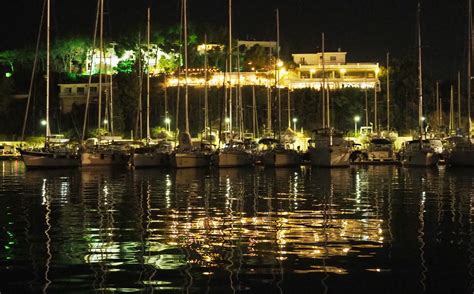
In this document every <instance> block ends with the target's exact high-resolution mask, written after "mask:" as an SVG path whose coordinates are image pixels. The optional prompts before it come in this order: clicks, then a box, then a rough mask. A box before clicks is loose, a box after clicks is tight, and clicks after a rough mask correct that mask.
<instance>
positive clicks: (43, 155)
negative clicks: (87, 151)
mask: <svg viewBox="0 0 474 294" xmlns="http://www.w3.org/2000/svg"><path fill="white" fill-rule="evenodd" d="M20 153H21V158H22V159H23V162H24V163H25V166H26V168H75V167H79V165H80V158H79V156H78V155H72V154H71V155H68V154H63V155H57V154H54V153H48V152H30V151H20Z"/></svg>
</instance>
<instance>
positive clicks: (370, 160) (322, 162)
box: [19, 128, 474, 168]
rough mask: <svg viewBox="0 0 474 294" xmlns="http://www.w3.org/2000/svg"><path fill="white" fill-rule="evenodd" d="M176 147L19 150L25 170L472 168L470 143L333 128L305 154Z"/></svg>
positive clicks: (273, 148)
mask: <svg viewBox="0 0 474 294" xmlns="http://www.w3.org/2000/svg"><path fill="white" fill-rule="evenodd" d="M178 142H179V143H178V144H177V145H176V146H174V144H173V143H174V142H172V141H168V140H162V141H159V142H152V141H149V142H146V143H136V142H135V143H134V142H129V141H123V140H116V141H115V140H101V141H100V142H99V141H98V140H97V139H89V140H87V141H86V143H85V144H84V145H71V144H69V142H68V141H67V140H65V139H63V138H58V137H55V138H49V139H48V140H47V143H46V144H45V146H44V147H43V148H31V149H21V148H20V150H19V151H20V154H21V157H22V160H23V161H24V163H25V166H26V167H27V168H69V167H71V168H73V167H79V166H82V167H88V166H90V167H94V166H129V165H130V166H132V167H135V168H142V167H166V166H171V167H174V168H197V167H206V166H211V165H212V166H217V167H243V166H251V165H255V164H261V165H264V166H268V167H292V166H298V165H301V164H311V165H313V166H320V167H346V166H349V165H350V164H403V165H406V166H435V165H437V164H438V163H443V162H445V163H446V164H449V165H456V166H474V144H473V142H472V139H470V138H468V137H463V136H451V137H448V138H447V139H445V140H441V139H436V138H424V139H414V140H410V141H406V142H404V143H403V144H402V147H401V149H400V150H398V151H396V150H395V148H394V142H393V139H390V138H389V137H383V136H378V135H373V136H371V137H369V138H368V139H367V141H366V142H365V144H364V146H362V145H361V144H357V143H355V142H354V141H353V140H349V139H347V138H345V137H344V136H343V133H342V132H338V131H336V130H335V129H333V128H324V129H319V130H316V131H315V136H314V138H313V139H311V140H309V142H308V143H309V147H308V149H307V150H306V151H305V152H302V151H300V150H295V149H292V148H290V146H291V144H287V143H285V142H282V141H280V140H277V139H276V138H262V139H260V140H259V141H258V142H255V141H252V140H245V141H242V140H237V139H236V140H228V141H227V142H226V143H225V144H223V145H222V146H221V147H220V148H216V145H213V144H211V143H210V141H207V140H199V141H197V142H193V141H192V139H191V136H190V135H189V133H182V134H180V135H179V141H178Z"/></svg>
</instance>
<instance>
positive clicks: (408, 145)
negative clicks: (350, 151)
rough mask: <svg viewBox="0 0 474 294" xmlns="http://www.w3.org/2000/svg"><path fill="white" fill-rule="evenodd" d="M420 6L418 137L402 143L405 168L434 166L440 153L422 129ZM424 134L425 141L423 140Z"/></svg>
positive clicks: (418, 18) (436, 142)
mask: <svg viewBox="0 0 474 294" xmlns="http://www.w3.org/2000/svg"><path fill="white" fill-rule="evenodd" d="M420 10H421V5H420V2H419V1H418V17H417V26H418V127H419V137H418V138H413V140H411V141H407V142H405V143H404V146H403V147H402V150H401V152H400V158H401V161H402V164H403V165H405V166H435V165H436V164H437V163H438V161H439V158H440V152H439V151H438V150H437V148H438V146H437V145H439V144H440V141H439V140H432V139H428V138H426V133H425V130H424V128H423V124H424V118H423V76H422V66H421V27H420ZM423 134H425V139H423Z"/></svg>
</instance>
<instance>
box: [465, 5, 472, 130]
mask: <svg viewBox="0 0 474 294" xmlns="http://www.w3.org/2000/svg"><path fill="white" fill-rule="evenodd" d="M468 13H469V14H468V30H467V34H468V38H467V40H468V45H467V49H468V50H467V85H466V88H467V89H466V90H467V97H466V98H467V118H468V122H469V130H468V133H469V136H470V133H471V95H472V94H471V76H472V74H471V70H472V69H471V67H472V64H471V63H472V0H469V4H468Z"/></svg>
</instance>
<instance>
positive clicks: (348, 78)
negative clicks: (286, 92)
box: [290, 52, 379, 89]
mask: <svg viewBox="0 0 474 294" xmlns="http://www.w3.org/2000/svg"><path fill="white" fill-rule="evenodd" d="M292 55H293V61H294V62H295V63H296V64H297V65H298V67H297V68H296V69H295V72H294V75H292V76H291V77H290V84H291V87H292V88H320V87H321V86H322V81H323V79H322V78H323V56H322V53H304V54H302V53H297V54H292ZM346 55H347V52H325V53H324V72H325V77H326V81H325V82H326V85H327V86H328V87H329V88H331V89H338V88H345V87H354V88H374V86H376V85H379V80H378V77H377V75H378V73H379V65H378V63H348V62H347V61H346Z"/></svg>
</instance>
